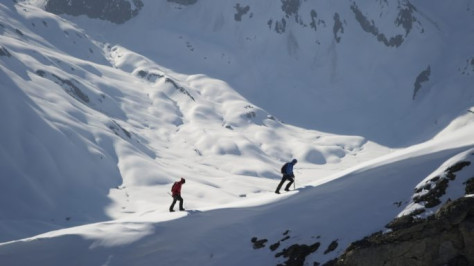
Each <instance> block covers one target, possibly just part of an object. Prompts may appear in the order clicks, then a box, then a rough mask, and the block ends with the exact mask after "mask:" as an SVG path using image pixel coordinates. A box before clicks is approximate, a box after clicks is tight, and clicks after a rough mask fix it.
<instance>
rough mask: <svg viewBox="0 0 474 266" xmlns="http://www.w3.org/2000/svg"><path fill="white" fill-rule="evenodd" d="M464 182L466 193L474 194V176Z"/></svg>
mask: <svg viewBox="0 0 474 266" xmlns="http://www.w3.org/2000/svg"><path fill="white" fill-rule="evenodd" d="M464 184H465V185H466V188H465V190H466V195H467V194H474V177H471V178H469V179H468V180H467V181H466V182H464Z"/></svg>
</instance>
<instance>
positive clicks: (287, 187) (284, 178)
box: [275, 175, 294, 193]
mask: <svg viewBox="0 0 474 266" xmlns="http://www.w3.org/2000/svg"><path fill="white" fill-rule="evenodd" d="M287 180H288V181H290V183H288V184H287V185H286V188H285V190H286V191H288V190H290V186H291V184H293V182H294V180H293V177H291V176H289V175H283V177H282V178H281V181H280V184H278V187H277V189H276V190H275V192H277V193H279V192H280V188H281V186H283V183H285V181H287Z"/></svg>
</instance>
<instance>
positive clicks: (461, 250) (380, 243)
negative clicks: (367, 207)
mask: <svg viewBox="0 0 474 266" xmlns="http://www.w3.org/2000/svg"><path fill="white" fill-rule="evenodd" d="M473 247H474V197H462V198H459V199H457V200H455V201H451V202H448V203H446V204H445V205H444V206H443V207H441V208H440V209H439V210H438V212H437V213H436V214H435V215H434V216H430V217H429V218H427V219H424V220H421V221H408V220H407V221H406V223H405V224H404V225H402V226H400V227H399V228H398V229H397V230H394V231H392V232H390V233H386V234H382V233H376V234H374V235H371V236H369V237H366V238H364V239H363V240H360V241H357V242H354V243H352V244H351V246H349V248H348V249H347V250H346V251H345V253H344V254H343V255H342V256H341V257H340V258H339V259H338V260H337V261H334V262H333V263H331V264H333V265H420V266H421V265H474V248H473Z"/></svg>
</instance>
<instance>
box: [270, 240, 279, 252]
mask: <svg viewBox="0 0 474 266" xmlns="http://www.w3.org/2000/svg"><path fill="white" fill-rule="evenodd" d="M279 247H280V241H278V242H276V243H274V244H272V245H270V250H271V251H275V250H277V249H278V248H279Z"/></svg>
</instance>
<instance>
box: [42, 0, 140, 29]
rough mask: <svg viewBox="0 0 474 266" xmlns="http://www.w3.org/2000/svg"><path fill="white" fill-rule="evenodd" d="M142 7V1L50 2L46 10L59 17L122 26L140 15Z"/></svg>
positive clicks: (62, 0)
mask: <svg viewBox="0 0 474 266" xmlns="http://www.w3.org/2000/svg"><path fill="white" fill-rule="evenodd" d="M131 2H132V3H133V6H132V3H131ZM142 7H143V2H142V1H141V0H130V1H128V0H103V1H97V0H69V1H64V0H48V1H47V2H46V6H45V9H46V11H48V12H51V13H54V14H57V15H61V14H67V15H72V16H80V15H86V16H88V17H90V18H98V19H102V20H108V21H110V22H113V23H117V24H121V23H124V22H126V21H128V20H130V19H131V18H133V17H135V16H136V15H138V12H139V11H140V9H142Z"/></svg>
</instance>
